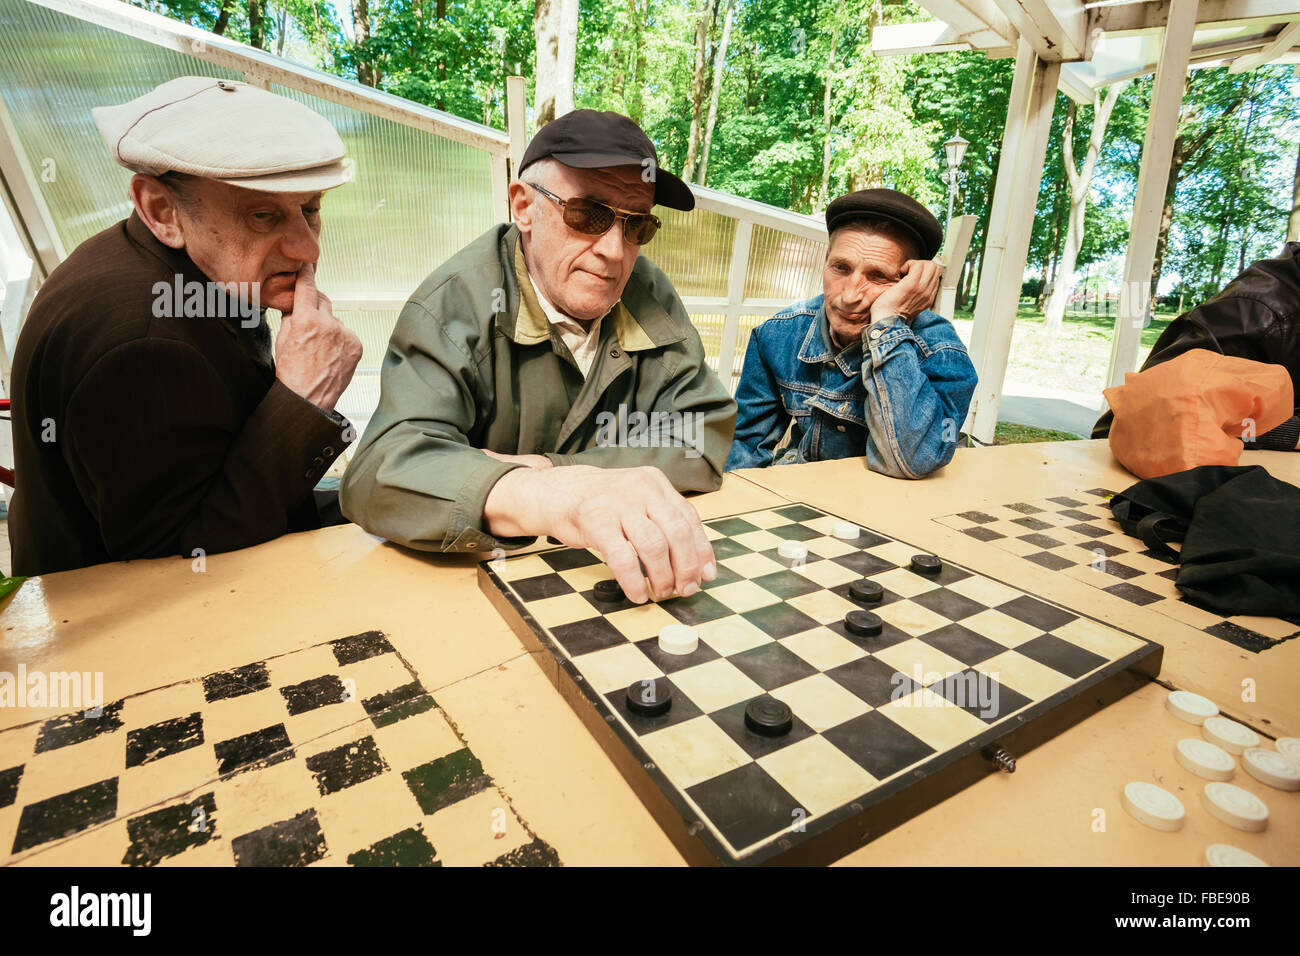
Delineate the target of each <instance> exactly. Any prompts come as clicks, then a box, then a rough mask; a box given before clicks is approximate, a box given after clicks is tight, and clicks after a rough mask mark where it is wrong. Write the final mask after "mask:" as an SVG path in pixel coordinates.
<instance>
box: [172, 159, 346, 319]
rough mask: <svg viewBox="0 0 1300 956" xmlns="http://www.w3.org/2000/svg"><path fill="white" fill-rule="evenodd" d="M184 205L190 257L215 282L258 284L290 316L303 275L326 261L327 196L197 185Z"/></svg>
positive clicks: (265, 300) (207, 182) (264, 298)
mask: <svg viewBox="0 0 1300 956" xmlns="http://www.w3.org/2000/svg"><path fill="white" fill-rule="evenodd" d="M189 187H190V191H189V192H187V194H186V199H187V200H188V201H183V202H181V203H180V204H179V208H178V215H179V219H180V226H181V230H182V234H183V236H184V243H185V251H186V253H188V255H189V257H190V258H191V259H193V260H194V264H195V265H196V266H198V267H199V268H200V269H202V270H203V272H204V274H205V275H206V276H207V277H208V278H209V279H211V280H212V281H214V282H249V283H258V288H259V289H260V292H259V295H260V303H259V304H260V305H262V306H269V307H270V308H273V309H279V310H280V311H281V312H288V311H290V310H291V309H292V308H293V287H294V283H295V282H296V281H297V277H298V270H299V269H301V268H302V267H303V266H304V265H306V264H307V263H309V262H310V263H315V262H316V260H317V259H319V258H320V242H319V238H320V231H321V216H320V206H321V194H320V193H319V192H314V193H266V192H257V191H255V190H252V189H241V188H239V187H238V186H231V185H230V184H228V183H221V182H217V181H216V180H214V179H195V180H193V181H192V182H191V183H190V184H189Z"/></svg>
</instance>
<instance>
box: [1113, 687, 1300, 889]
mask: <svg viewBox="0 0 1300 956" xmlns="http://www.w3.org/2000/svg"><path fill="white" fill-rule="evenodd" d="M1165 708H1166V709H1167V710H1168V711H1169V712H1170V713H1171V714H1173V715H1174V716H1175V717H1177V718H1178V719H1179V720H1184V721H1186V722H1187V723H1189V724H1195V725H1196V726H1198V727H1200V728H1201V737H1203V738H1204V739H1201V737H1184V738H1183V739H1182V740H1180V741H1178V743H1177V744H1176V745H1175V747H1174V759H1175V760H1177V761H1178V763H1179V765H1180V766H1181V767H1183V768H1184V769H1186V770H1189V771H1191V772H1192V773H1194V774H1196V775H1197V776H1198V777H1201V778H1203V779H1205V780H1208V781H1209V782H1208V783H1207V784H1205V787H1204V789H1203V790H1202V791H1201V802H1202V804H1204V806H1205V809H1206V810H1207V811H1208V812H1209V814H1210V815H1211V816H1213V817H1214V818H1216V819H1218V820H1221V821H1222V822H1224V823H1226V824H1228V826H1230V827H1235V828H1236V829H1238V830H1242V831H1244V832H1246V833H1259V832H1261V831H1263V830H1264V829H1265V828H1267V827H1268V807H1267V806H1266V805H1265V803H1264V801H1263V800H1261V799H1259V797H1257V796H1255V795H1254V794H1253V793H1251V792H1250V791H1248V790H1244V789H1242V788H1241V787H1238V786H1236V785H1234V784H1231V783H1228V781H1229V780H1231V779H1232V778H1233V776H1234V775H1235V774H1236V770H1237V763H1236V761H1235V760H1234V759H1233V756H1234V755H1236V756H1239V757H1240V758H1241V765H1242V767H1243V768H1245V770H1246V773H1248V774H1249V775H1250V776H1252V777H1254V778H1255V779H1256V780H1258V781H1259V782H1260V783H1263V784H1267V785H1268V786H1270V787H1274V788H1276V789H1278V790H1288V791H1297V790H1300V737H1282V738H1279V739H1278V740H1277V742H1276V747H1277V749H1276V750H1271V749H1269V748H1267V747H1264V746H1262V744H1263V740H1262V738H1261V737H1260V736H1259V734H1257V733H1255V732H1254V731H1253V730H1251V729H1250V728H1249V727H1245V726H1243V725H1241V724H1239V723H1237V722H1236V721H1234V720H1229V719H1228V718H1226V717H1222V716H1220V714H1219V708H1218V706H1216V705H1215V703H1214V702H1213V701H1211V700H1208V699H1206V698H1205V697H1202V696H1200V695H1199V694H1193V693H1190V692H1189V691H1185V690H1176V691H1172V692H1171V693H1170V694H1169V696H1168V698H1166V700H1165ZM1120 802H1121V804H1122V805H1123V807H1124V809H1125V810H1126V811H1128V813H1129V815H1130V816H1132V817H1133V818H1134V819H1135V820H1137V821H1139V822H1140V823H1144V824H1146V825H1147V826H1149V827H1151V828H1152V829H1155V830H1165V831H1168V832H1172V831H1175V830H1180V829H1182V826H1183V822H1184V821H1185V820H1186V818H1187V811H1186V809H1185V808H1184V807H1183V802H1182V801H1181V800H1179V799H1178V798H1177V797H1176V796H1174V795H1173V794H1172V793H1170V792H1169V791H1168V790H1165V789H1164V788H1162V787H1157V786H1156V785H1155V784H1153V783H1146V782H1145V781H1140V780H1138V781H1134V782H1132V783H1129V784H1127V785H1126V786H1125V787H1124V791H1123V793H1122V795H1121V800H1120ZM1205 862H1206V863H1207V864H1209V865H1210V866H1268V864H1267V863H1265V862H1264V861H1263V860H1261V859H1260V858H1259V857H1257V856H1255V855H1254V854H1253V853H1248V852H1246V851H1245V850H1242V849H1240V848H1239V847H1235V846H1230V845H1228V844H1226V843H1215V844H1212V845H1211V846H1210V847H1208V848H1207V849H1206V851H1205Z"/></svg>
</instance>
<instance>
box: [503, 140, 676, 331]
mask: <svg viewBox="0 0 1300 956" xmlns="http://www.w3.org/2000/svg"><path fill="white" fill-rule="evenodd" d="M641 172H642V168H641V167H640V166H613V167H609V168H607V169H572V168H570V167H568V166H564V165H562V164H560V163H558V162H555V163H547V162H544V161H543V162H539V163H538V164H537V165H535V166H530V167H529V168H528V169H526V170H524V173H523V175H522V177H521V179H522V180H523V182H524V183H538V184H539V185H541V186H543V187H544V188H546V189H548V190H550V191H551V192H553V193H554V194H555V195H557V196H559V197H560V198H561V199H573V198H576V197H583V198H585V199H595V200H597V201H599V202H603V203H606V204H607V205H610V206H614V207H615V208H617V209H623V210H627V211H630V212H647V213H648V212H650V209H651V207H652V206H653V205H654V183H647V182H644V181H642V179H641ZM516 190H518V191H516ZM511 200H512V206H513V208H514V212H515V223H516V224H517V225H518V226H519V231H520V233H521V234H522V236H523V240H522V241H523V244H524V258H525V261H526V262H527V263H528V272H529V275H530V276H532V278H533V281H534V282H535V283H537V284H538V285H539V286H540V287H541V291H542V294H543V295H545V296H546V298H547V299H549V300H550V301H551V304H552V305H554V306H555V307H556V308H557V309H559V310H560V311H561V312H563V313H565V314H566V315H570V316H572V317H573V318H575V319H581V320H583V321H588V320H591V319H598V318H600V317H601V316H602V315H604V314H605V313H606V312H608V311H609V310H610V309H611V308H613V307H614V303H616V302H617V301H618V299H619V296H621V295H622V294H623V288H624V287H625V286H626V285H627V280H628V278H629V277H630V276H631V275H632V267H633V266H634V265H635V264H636V257H637V255H639V254H640V252H641V247H640V246H634V245H632V244H631V243H630V242H625V241H624V239H623V223H622V220H618V221H616V222H615V223H614V225H613V226H612V227H611V228H610V230H609V231H608V232H606V233H605V234H604V235H602V236H588V235H584V234H583V233H581V232H577V231H575V230H573V229H570V228H569V227H568V226H567V225H565V224H564V210H563V209H561V208H560V206H559V205H558V204H557V203H555V202H554V201H553V200H551V199H548V198H547V197H545V196H543V195H541V194H540V193H538V192H537V190H535V189H533V188H531V187H528V186H523V187H520V186H518V184H515V185H512V186H511Z"/></svg>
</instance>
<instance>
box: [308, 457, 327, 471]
mask: <svg viewBox="0 0 1300 956" xmlns="http://www.w3.org/2000/svg"><path fill="white" fill-rule="evenodd" d="M311 464H312V468H313V469H315V468H319V467H320V466H321V465H323V464H325V459H324V458H322V457H321V456H320V455H317V456H316V457H315V458H313V459H312V460H311Z"/></svg>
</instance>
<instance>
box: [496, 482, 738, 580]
mask: <svg viewBox="0 0 1300 956" xmlns="http://www.w3.org/2000/svg"><path fill="white" fill-rule="evenodd" d="M494 457H495V456H494ZM483 518H484V522H485V524H486V525H487V528H488V530H490V531H491V532H492V533H493V534H495V535H499V536H502V537H523V536H529V535H536V536H541V535H551V536H552V537H555V538H558V539H559V540H560V541H562V542H563V543H564V544H566V545H568V546H569V547H573V548H588V549H590V550H592V551H595V552H597V553H598V554H599V555H600V556H601V558H602V559H603V560H604V562H605V564H606V565H607V566H608V567H609V569H610V571H611V572H613V574H614V577H615V579H616V580H617V581H618V584H619V587H621V588H622V589H623V593H624V594H625V595H627V598H628V600H630V601H633V602H634V603H636V604H640V603H642V602H643V601H645V600H646V599H647V598H667V597H668V596H669V595H671V594H672V593H673V592H674V591H675V592H676V593H677V594H679V595H681V596H683V597H689V596H690V595H692V594H694V593H695V592H696V591H698V590H699V588H700V582H701V581H712V580H713V579H714V578H715V577H717V568H716V565H715V563H714V557H713V547H712V546H711V545H710V544H709V539H708V536H707V535H706V534H705V533H704V525H703V524H701V523H700V517H699V515H697V514H696V513H695V509H694V508H692V507H691V506H690V505H689V504H688V503H687V501H686V499H685V498H683V497H682V496H681V495H679V494H678V493H677V491H676V490H675V489H674V488H673V486H672V484H671V483H669V481H668V479H667V478H666V477H665V476H664V473H663V472H662V471H660V470H659V469H658V468H652V467H643V468H592V467H591V466H589V465H566V466H564V467H563V468H549V469H535V468H516V469H515V470H514V471H510V472H507V473H506V474H505V475H503V476H502V477H501V479H500V480H499V481H498V482H497V483H496V484H495V485H493V486H492V490H491V491H490V492H489V493H488V497H487V501H486V503H485V504H484V507H483ZM643 568H644V571H643V570H642V569H643ZM647 579H648V583H649V588H647V586H646V585H647Z"/></svg>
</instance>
